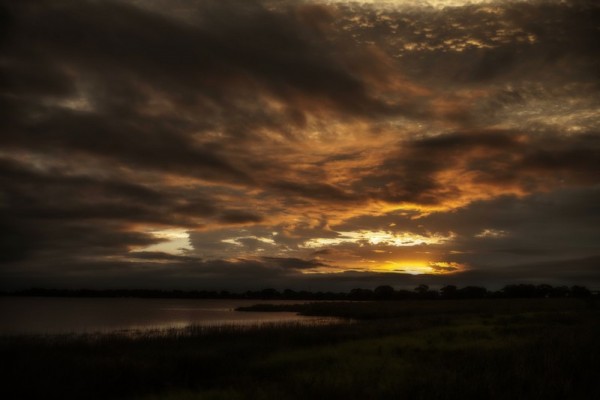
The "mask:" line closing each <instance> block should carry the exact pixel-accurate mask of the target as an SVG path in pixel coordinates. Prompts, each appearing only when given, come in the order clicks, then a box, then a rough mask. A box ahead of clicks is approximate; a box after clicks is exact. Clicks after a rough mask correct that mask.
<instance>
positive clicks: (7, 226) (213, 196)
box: [0, 0, 600, 290]
mask: <svg viewBox="0 0 600 400" xmlns="http://www.w3.org/2000/svg"><path fill="white" fill-rule="evenodd" d="M6 9H7V12H6V13H5V14H6V15H8V16H10V18H9V19H8V20H7V21H10V24H8V23H7V24H6V26H9V28H7V30H6V32H10V33H9V34H7V35H5V36H3V37H1V38H0V39H2V44H3V52H2V54H1V55H0V68H1V69H2V76H5V77H6V79H4V80H3V81H5V82H7V84H6V85H4V86H2V87H1V88H0V106H1V107H0V113H2V117H3V118H2V120H3V121H4V125H5V127H4V128H3V130H2V133H1V134H0V143H1V144H2V146H1V148H0V171H1V175H0V177H1V179H2V185H1V188H0V212H1V214H0V215H1V219H0V228H1V231H2V232H3V238H2V241H1V242H0V250H1V251H0V254H1V256H0V257H2V259H1V261H2V264H1V266H0V276H1V277H2V282H3V284H4V285H6V286H7V287H11V288H12V287H14V288H20V287H31V286H39V287H45V286H61V285H62V284H63V283H64V285H71V286H74V287H112V286H128V285H131V286H136V287H137V286H140V287H146V286H147V287H153V286H160V287H163V286H164V287H177V288H178V287H187V288H196V287H205V288H211V289H215V290H217V289H218V290H221V289H224V288H225V289H228V290H229V289H237V288H239V289H255V288H257V287H263V286H269V287H277V288H286V287H290V288H304V287H310V288H318V289H319V290H321V289H322V290H329V288H330V287H334V288H340V289H352V288H353V287H358V286H361V285H362V284H363V283H364V284H365V285H370V286H373V285H377V284H390V285H395V287H401V286H404V285H414V282H415V279H417V278H418V279H422V281H423V282H425V283H428V284H432V285H443V284H448V283H453V282H454V283H456V282H464V283H467V284H482V285H483V284H499V282H500V281H503V283H507V282H512V281H518V282H521V281H527V280H529V279H532V280H539V281H548V282H553V283H556V282H560V283H565V284H567V282H568V283H569V284H575V283H588V282H594V284H596V283H598V284H599V285H600V269H599V267H598V265H599V264H598V260H599V257H600V248H599V247H598V235H599V230H598V229H599V228H598V227H599V226H600V215H599V213H598V204H599V203H600V174H599V173H598V171H600V165H599V160H600V135H599V134H598V132H600V96H599V90H598V88H599V80H598V71H599V70H600V61H599V55H598V54H599V52H598V46H597V43H598V40H596V39H597V36H598V25H597V22H596V20H597V19H596V18H595V17H596V16H598V13H599V8H598V4H596V3H595V2H589V1H579V0H567V1H554V0H548V1H543V0H539V1H538V0H517V1H509V2H508V1H494V0H481V1H452V0H431V1H426V2H425V1H413V0H397V1H392V0H389V1H376V0H372V1H367V0H363V1H346V0H323V1H320V0H306V1H291V0H290V1H287V0H282V1H272V0H264V1H263V0H244V1H242V0H239V1H238V0H232V1H218V0H214V1H213V0H207V1H189V0H173V1H166V0H149V1H135V0H119V1H109V0H107V1H101V2H98V1H75V0H66V1H60V2H52V1H46V0H42V1H38V2H18V1H15V2H9V4H8V5H7V6H6ZM5 14H0V17H2V18H4V17H3V16H4V15H5ZM56 21H61V22H60V23H57V22H56ZM1 22H2V21H0V23H1ZM4 32H5V31H2V33H1V34H2V35H4ZM575 265H576V266H577V267H573V266H575ZM574 268H575V269H576V272H573V271H575V270H574ZM415 277H417V278H415ZM504 281H507V282H504ZM580 281H585V282H580Z"/></svg>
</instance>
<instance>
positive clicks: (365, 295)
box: [0, 284, 592, 301]
mask: <svg viewBox="0 0 600 400" xmlns="http://www.w3.org/2000/svg"><path fill="white" fill-rule="evenodd" d="M0 295H11V296H42V297H139V298H176V299H266V300H275V299H281V300H353V301H362V300H365V301H371V300H407V299H429V300H431V299H483V298H541V297H553V298H558V297H561V298H562V297H590V296H592V292H590V291H589V290H588V289H587V288H585V287H583V286H571V287H570V288H569V287H567V286H551V285H546V284H541V285H533V284H515V285H507V286H505V287H504V288H502V289H501V290H498V291H490V290H487V289H486V288H484V287H480V286H466V287H463V288H460V289H459V288H457V287H456V286H454V285H448V286H444V287H442V288H441V289H440V290H432V289H430V288H429V286H427V285H419V286H417V287H416V288H415V289H414V290H394V288H393V287H391V286H389V285H382V286H378V287H376V288H375V289H374V290H371V289H361V288H356V289H352V290H351V291H350V292H348V293H343V292H341V293H335V292H309V291H306V290H301V291H295V290H291V289H285V290H283V291H278V290H276V289H273V288H268V289H263V290H258V291H252V290H249V291H246V292H243V293H234V292H230V291H227V290H222V291H211V290H189V291H184V290H152V289H112V290H90V289H79V290H69V289H43V288H32V289H27V290H19V291H16V292H12V293H0Z"/></svg>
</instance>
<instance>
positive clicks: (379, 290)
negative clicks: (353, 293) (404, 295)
mask: <svg viewBox="0 0 600 400" xmlns="http://www.w3.org/2000/svg"><path fill="white" fill-rule="evenodd" d="M374 294H375V298H376V299H378V300H390V299H391V298H392V297H393V296H394V288H393V287H391V286H389V285H382V286H377V287H376V288H375V291H374Z"/></svg>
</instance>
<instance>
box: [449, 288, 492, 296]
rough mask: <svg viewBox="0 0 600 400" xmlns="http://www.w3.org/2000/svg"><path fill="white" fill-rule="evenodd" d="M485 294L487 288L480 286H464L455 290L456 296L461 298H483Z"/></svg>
mask: <svg viewBox="0 0 600 400" xmlns="http://www.w3.org/2000/svg"><path fill="white" fill-rule="evenodd" d="M487 294H488V291H487V289H486V288H484V287H480V286H466V287H464V288H461V289H458V290H457V291H456V295H457V297H459V298H461V299H483V298H484V297H486V296H487Z"/></svg>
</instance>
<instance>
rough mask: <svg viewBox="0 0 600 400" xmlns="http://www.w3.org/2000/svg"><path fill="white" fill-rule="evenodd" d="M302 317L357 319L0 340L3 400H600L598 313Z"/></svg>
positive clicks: (494, 307)
mask: <svg viewBox="0 0 600 400" xmlns="http://www.w3.org/2000/svg"><path fill="white" fill-rule="evenodd" d="M295 310H297V311H300V312H303V313H306V314H310V315H322V316H340V317H344V318H352V321H349V322H343V323H338V324H332V325H317V326H300V325H279V326H268V327H266V326H263V327H256V328H252V329H248V328H240V327H238V328H236V327H226V328H199V327H190V328H188V329H184V330H177V331H169V332H163V333H160V334H159V333H147V334H143V335H137V336H130V337H126V336H124V335H101V336H97V335H96V336H94V335H84V336H80V335H78V336H70V335H66V336H65V335H62V336H43V337H40V336H20V337H14V336H13V337H0V360H1V362H2V365H3V366H4V372H3V373H2V374H1V375H0V376H1V378H0V379H1V384H2V397H3V398H5V399H25V398H31V399H55V398H56V399H119V398H127V399H145V400H149V399H347V400H351V399H597V398H600V318H599V317H600V312H599V310H598V308H597V307H595V306H594V304H593V303H591V302H590V301H587V302H586V301H584V300H580V299H530V300H510V299H503V300H454V301H453V300H446V301H402V302H372V303H365V302H362V303H319V304H315V305H305V306H298V308H296V309H295ZM272 311H276V309H273V310H272Z"/></svg>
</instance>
